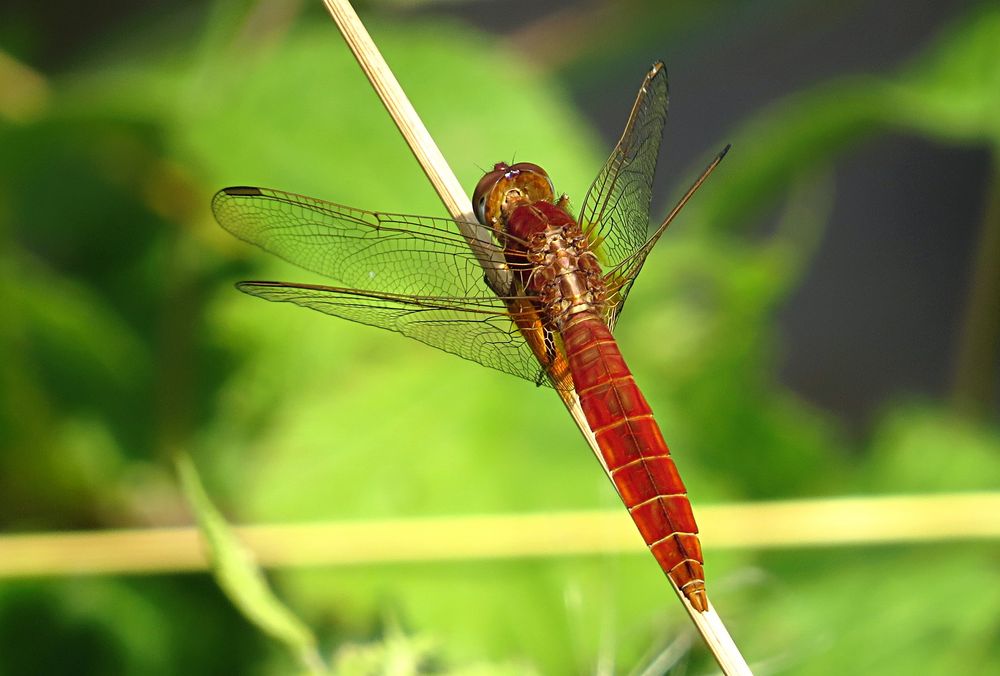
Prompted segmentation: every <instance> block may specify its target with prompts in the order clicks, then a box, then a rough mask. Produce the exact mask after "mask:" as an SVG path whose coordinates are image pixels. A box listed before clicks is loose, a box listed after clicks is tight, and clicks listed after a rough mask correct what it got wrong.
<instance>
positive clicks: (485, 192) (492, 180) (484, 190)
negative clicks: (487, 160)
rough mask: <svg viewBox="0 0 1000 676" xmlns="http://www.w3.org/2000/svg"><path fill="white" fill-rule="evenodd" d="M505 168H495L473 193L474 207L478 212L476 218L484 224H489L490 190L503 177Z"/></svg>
mask: <svg viewBox="0 0 1000 676" xmlns="http://www.w3.org/2000/svg"><path fill="white" fill-rule="evenodd" d="M503 175H504V170H500V169H495V170H493V171H491V172H489V173H488V174H486V175H485V176H483V177H482V178H481V179H479V183H477V184H476V189H475V190H474V191H473V193H472V208H473V210H474V211H475V212H476V218H478V219H479V222H480V223H482V224H483V225H489V223H487V222H486V200H487V199H488V198H489V196H490V191H491V190H493V188H494V187H495V186H496V184H497V181H499V180H500V179H501V178H503Z"/></svg>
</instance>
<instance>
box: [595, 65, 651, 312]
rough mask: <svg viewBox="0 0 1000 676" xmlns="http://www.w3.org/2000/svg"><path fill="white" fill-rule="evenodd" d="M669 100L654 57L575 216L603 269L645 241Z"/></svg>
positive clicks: (638, 247) (615, 262)
mask: <svg viewBox="0 0 1000 676" xmlns="http://www.w3.org/2000/svg"><path fill="white" fill-rule="evenodd" d="M667 102H668V91H667V71H666V68H665V67H664V65H663V64H662V63H659V62H658V63H655V64H653V67H652V68H651V69H650V71H649V73H647V74H646V79H645V80H644V81H643V83H642V87H640V88H639V93H638V95H637V96H636V99H635V103H634V104H633V106H632V112H631V113H630V114H629V118H628V122H627V123H626V125H625V131H624V132H622V136H621V139H619V141H618V144H617V145H616V146H615V149H614V151H612V153H611V157H609V158H608V161H607V162H605V164H604V167H603V168H602V169H601V171H600V173H598V175H597V178H596V179H595V180H594V183H593V184H592V185H591V186H590V189H589V190H588V191H587V195H586V196H585V197H584V198H583V204H582V207H581V209H580V216H579V218H578V221H579V223H580V226H581V227H582V228H583V230H584V232H585V233H587V235H588V239H589V241H590V243H591V246H592V247H593V248H594V250H595V252H596V253H597V256H598V258H599V260H600V261H601V265H602V266H603V267H604V269H605V270H610V269H612V268H615V267H617V266H618V265H619V264H620V263H621V262H622V261H624V260H625V259H627V258H629V257H630V256H633V255H634V254H635V253H636V252H637V251H639V250H640V249H641V248H642V246H643V244H644V243H645V242H646V239H647V233H648V231H649V203H650V199H651V197H652V185H653V174H654V172H655V171H656V160H657V156H658V154H659V151H660V139H661V138H662V136H663V125H664V124H665V123H666V120H667ZM625 291H626V292H627V288H626V289H625ZM621 300H622V301H624V296H623V297H622V299H621Z"/></svg>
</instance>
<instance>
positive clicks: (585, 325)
mask: <svg viewBox="0 0 1000 676" xmlns="http://www.w3.org/2000/svg"><path fill="white" fill-rule="evenodd" d="M586 315H587V316H585V317H583V318H574V320H571V321H570V322H569V326H568V327H567V328H565V329H564V330H563V332H562V335H563V341H564V343H565V347H566V358H567V360H568V362H569V368H570V373H572V375H573V384H574V387H575V388H576V391H577V394H578V395H579V397H580V405H581V407H582V408H583V412H584V414H585V415H586V416H587V422H589V423H590V427H591V429H592V430H593V431H594V434H595V436H596V437H597V442H598V445H599V447H600V449H601V453H602V455H603V456H604V461H605V463H606V464H607V467H608V470H609V472H610V473H611V479H612V481H614V484H615V488H617V489H618V494H619V495H621V498H622V502H624V503H625V506H626V507H627V508H628V511H629V514H631V515H632V520H633V521H635V525H636V526H637V527H638V528H639V532H640V533H642V537H643V539H644V540H645V541H646V544H647V545H648V546H649V549H650V551H651V552H652V553H653V556H655V557H656V560H657V561H658V562H659V564H660V567H661V568H663V571H664V572H665V573H666V574H667V575H669V576H670V578H671V579H672V580H673V581H674V583H675V584H676V585H677V587H678V588H680V589H681V591H682V592H683V593H684V595H685V596H686V597H687V598H688V600H689V601H690V602H691V605H692V606H694V607H695V608H697V609H698V610H700V611H702V612H704V611H706V610H708V597H707V596H706V595H705V572H704V568H703V564H704V560H703V559H702V554H701V543H700V542H699V541H698V526H697V525H696V524H695V522H694V515H693V514H692V513H691V504H690V503H689V502H688V498H687V489H686V488H684V483H683V482H682V481H681V478H680V476H679V475H678V474H677V468H676V467H675V466H674V461H673V460H672V459H671V458H670V449H669V448H667V443H666V442H665V441H664V440H663V435H662V434H661V433H660V428H659V426H658V425H657V424H656V421H655V420H654V419H653V412H652V410H650V408H649V404H647V403H646V399H645V397H643V396H642V393H641V392H640V391H639V388H638V387H637V386H636V384H635V379H634V378H633V377H632V373H631V372H630V371H629V370H628V366H626V365H625V360H624V359H623V358H622V355H621V352H619V350H618V345H617V343H616V342H615V339H614V338H613V337H612V336H611V331H610V330H609V329H608V327H607V326H606V325H605V324H604V322H602V321H601V320H600V319H598V318H597V317H596V316H594V315H591V314H590V313H586Z"/></svg>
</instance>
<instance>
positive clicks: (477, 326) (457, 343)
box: [237, 282, 562, 385]
mask: <svg viewBox="0 0 1000 676" xmlns="http://www.w3.org/2000/svg"><path fill="white" fill-rule="evenodd" d="M237 288H238V289H239V290H240V291H243V292H245V293H248V294H250V295H252V296H257V297H259V298H264V299H266V300H270V301H278V302H284V303H294V304H295V305H300V306H302V307H307V308H310V309H313V310H317V311H319V312H324V313H326V314H329V315H334V316H336V317H341V318H343V319H349V320H351V321H354V322H359V323H361V324H368V325H369V326H377V327H380V328H383V329H389V330H390V331H395V332H397V333H401V334H403V335H404V336H408V337H410V338H414V339H416V340H419V341H420V342H422V343H425V344H427V345H430V346H432V347H436V348H439V349H441V350H444V351H445V352H450V353H452V354H455V355H458V356H459V357H463V358H464V359H469V360H471V361H474V362H477V363H480V364H482V365H484V366H488V367H490V368H494V369H497V370H499V371H503V372H505V373H509V374H511V375H515V376H518V377H520V378H525V379H526V380H530V381H532V382H534V383H536V384H538V385H542V384H545V385H552V384H553V383H552V382H551V380H550V378H548V377H546V376H547V375H548V374H549V373H550V372H551V371H552V370H553V368H554V367H555V365H557V364H558V363H559V362H561V359H562V358H561V357H560V356H559V354H558V353H557V352H555V351H554V349H552V343H551V338H549V337H547V336H546V335H545V331H544V329H542V327H541V323H540V321H539V318H538V316H537V314H535V313H534V311H533V310H532V309H531V308H530V306H529V305H528V304H527V303H525V304H524V305H522V306H521V307H523V308H525V309H524V310H521V311H518V310H513V311H510V310H508V309H507V306H506V305H505V304H504V302H503V301H501V300H500V299H498V298H497V297H495V296H494V297H493V298H492V299H489V298H482V299H477V298H468V297H465V298H456V297H451V298H449V297H432V296H425V297H418V296H408V295H398V294H387V293H378V292H366V291H363V290H360V289H342V288H338V287H332V286H320V285H313V284H293V283H285V282H240V283H239V284H237ZM508 300H509V301H510V302H511V303H512V306H514V307H516V306H517V301H519V300H524V299H508ZM518 325H522V326H525V327H526V328H528V329H529V331H528V332H527V335H528V337H529V340H530V337H531V335H532V333H534V334H535V335H537V337H538V344H539V345H540V346H541V350H542V356H539V355H536V352H535V351H534V350H533V348H532V346H531V345H529V343H528V342H526V341H525V335H524V334H522V332H521V331H520V330H519V328H518ZM531 327H534V330H533V331H532V330H531ZM546 341H548V342H549V345H550V348H549V350H548V354H547V355H546V348H545V347H544V344H545V342H546ZM532 342H533V343H534V342H535V341H532ZM540 360H541V361H545V362H547V363H546V364H545V368H543V367H542V366H541V365H540Z"/></svg>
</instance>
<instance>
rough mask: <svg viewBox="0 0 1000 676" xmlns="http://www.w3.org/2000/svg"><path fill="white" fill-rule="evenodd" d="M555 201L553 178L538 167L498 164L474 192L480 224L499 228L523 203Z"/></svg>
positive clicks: (527, 164) (526, 164) (529, 164)
mask: <svg viewBox="0 0 1000 676" xmlns="http://www.w3.org/2000/svg"><path fill="white" fill-rule="evenodd" d="M554 199H555V188H553V186H552V179H550V178H549V175H548V174H547V173H546V172H545V170H544V169H542V168H541V167H540V166H538V165H537V164H532V163H531V162H518V163H517V164H510V165H508V164H506V163H504V162H498V163H497V164H496V165H495V166H494V167H493V171H491V172H489V173H487V174H486V175H485V176H483V177H482V178H481V179H479V183H478V184H477V185H476V190H475V192H473V193H472V206H473V208H474V209H475V210H476V218H478V219H479V222H480V223H482V224H483V225H489V226H496V225H497V223H499V222H501V219H502V218H505V217H506V216H507V215H508V214H510V212H512V211H513V210H514V209H515V208H516V207H518V206H520V205H521V204H533V203H535V202H538V201H539V200H545V201H547V202H551V201H553V200H554Z"/></svg>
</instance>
